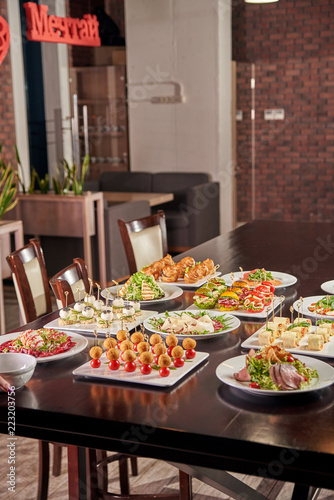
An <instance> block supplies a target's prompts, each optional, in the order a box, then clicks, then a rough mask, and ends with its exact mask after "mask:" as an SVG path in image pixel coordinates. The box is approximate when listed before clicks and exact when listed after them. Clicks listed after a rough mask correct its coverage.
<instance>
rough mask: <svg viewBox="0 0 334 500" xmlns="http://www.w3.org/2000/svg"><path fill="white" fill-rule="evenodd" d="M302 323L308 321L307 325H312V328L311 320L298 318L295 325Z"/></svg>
mask: <svg viewBox="0 0 334 500" xmlns="http://www.w3.org/2000/svg"><path fill="white" fill-rule="evenodd" d="M301 321H303V322H304V323H305V321H306V322H307V323H309V324H310V326H312V321H311V320H310V319H309V318H296V319H295V320H294V323H300V322H301Z"/></svg>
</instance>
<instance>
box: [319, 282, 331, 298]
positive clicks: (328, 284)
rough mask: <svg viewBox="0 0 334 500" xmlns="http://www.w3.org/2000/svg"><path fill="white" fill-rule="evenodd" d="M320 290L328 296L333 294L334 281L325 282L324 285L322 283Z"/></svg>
mask: <svg viewBox="0 0 334 500" xmlns="http://www.w3.org/2000/svg"><path fill="white" fill-rule="evenodd" d="M320 286H321V290H323V291H324V292H325V293H329V294H330V295H333V294H334V280H330V281H325V283H322V285H320Z"/></svg>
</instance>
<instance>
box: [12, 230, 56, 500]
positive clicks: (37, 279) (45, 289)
mask: <svg viewBox="0 0 334 500" xmlns="http://www.w3.org/2000/svg"><path fill="white" fill-rule="evenodd" d="M7 262H8V265H9V267H10V270H11V272H12V278H13V283H14V287H15V291H16V296H17V300H18V304H19V309H20V315H21V320H22V324H25V323H30V322H31V321H34V320H36V319H37V318H39V317H41V316H44V315H45V314H48V313H50V312H51V311H52V302H51V294H50V288H49V282H48V276H47V270H46V266H45V260H44V254H43V250H42V248H41V245H40V242H39V240H37V239H35V238H33V239H31V240H29V243H28V244H27V245H25V246H24V247H22V248H19V249H18V250H16V251H15V252H13V253H11V254H9V255H8V256H7ZM53 444H54V454H53V475H54V476H59V475H60V469H61V445H59V444H55V443H53ZM49 461H50V456H49V443H48V442H46V441H39V478H38V496H37V498H38V499H43V498H46V494H47V490H48V482H49Z"/></svg>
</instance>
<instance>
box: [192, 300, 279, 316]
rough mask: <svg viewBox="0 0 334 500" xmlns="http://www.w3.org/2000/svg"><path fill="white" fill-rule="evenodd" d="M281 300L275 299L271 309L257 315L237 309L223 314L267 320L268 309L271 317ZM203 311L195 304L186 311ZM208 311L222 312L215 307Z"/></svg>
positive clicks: (265, 309)
mask: <svg viewBox="0 0 334 500" xmlns="http://www.w3.org/2000/svg"><path fill="white" fill-rule="evenodd" d="M280 303H281V299H280V298H279V297H277V298H275V299H274V302H273V304H272V305H271V306H269V308H267V307H265V308H264V309H263V311H262V312H257V313H249V312H247V311H245V310H244V309H241V308H239V309H237V310H236V311H221V313H222V314H224V313H228V314H232V315H233V316H238V317H239V318H256V319H259V318H261V319H266V317H267V309H268V314H269V317H270V315H271V313H272V310H273V306H274V308H275V309H277V307H278V306H279V305H280ZM194 310H195V311H201V309H200V308H199V307H196V306H195V304H192V305H191V306H189V307H187V309H186V311H194ZM208 311H220V309H219V308H218V307H215V308H214V309H208Z"/></svg>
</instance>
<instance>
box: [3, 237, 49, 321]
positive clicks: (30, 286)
mask: <svg viewBox="0 0 334 500" xmlns="http://www.w3.org/2000/svg"><path fill="white" fill-rule="evenodd" d="M7 262H8V265H9V267H10V269H11V271H12V277H13V282H14V286H15V291H16V295H17V300H18V303H19V308H20V313H21V316H22V319H23V321H24V322H25V323H29V322H30V321H34V320H35V319H37V318H39V317H40V316H44V314H47V313H49V312H51V311H52V305H51V294H50V288H49V282H48V276H47V271H46V267H45V260H44V255H43V251H42V248H41V245H40V242H39V241H38V240H37V239H31V240H29V243H28V245H25V246H24V247H22V248H19V249H18V250H16V251H15V252H13V253H11V254H9V255H8V256H7Z"/></svg>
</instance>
